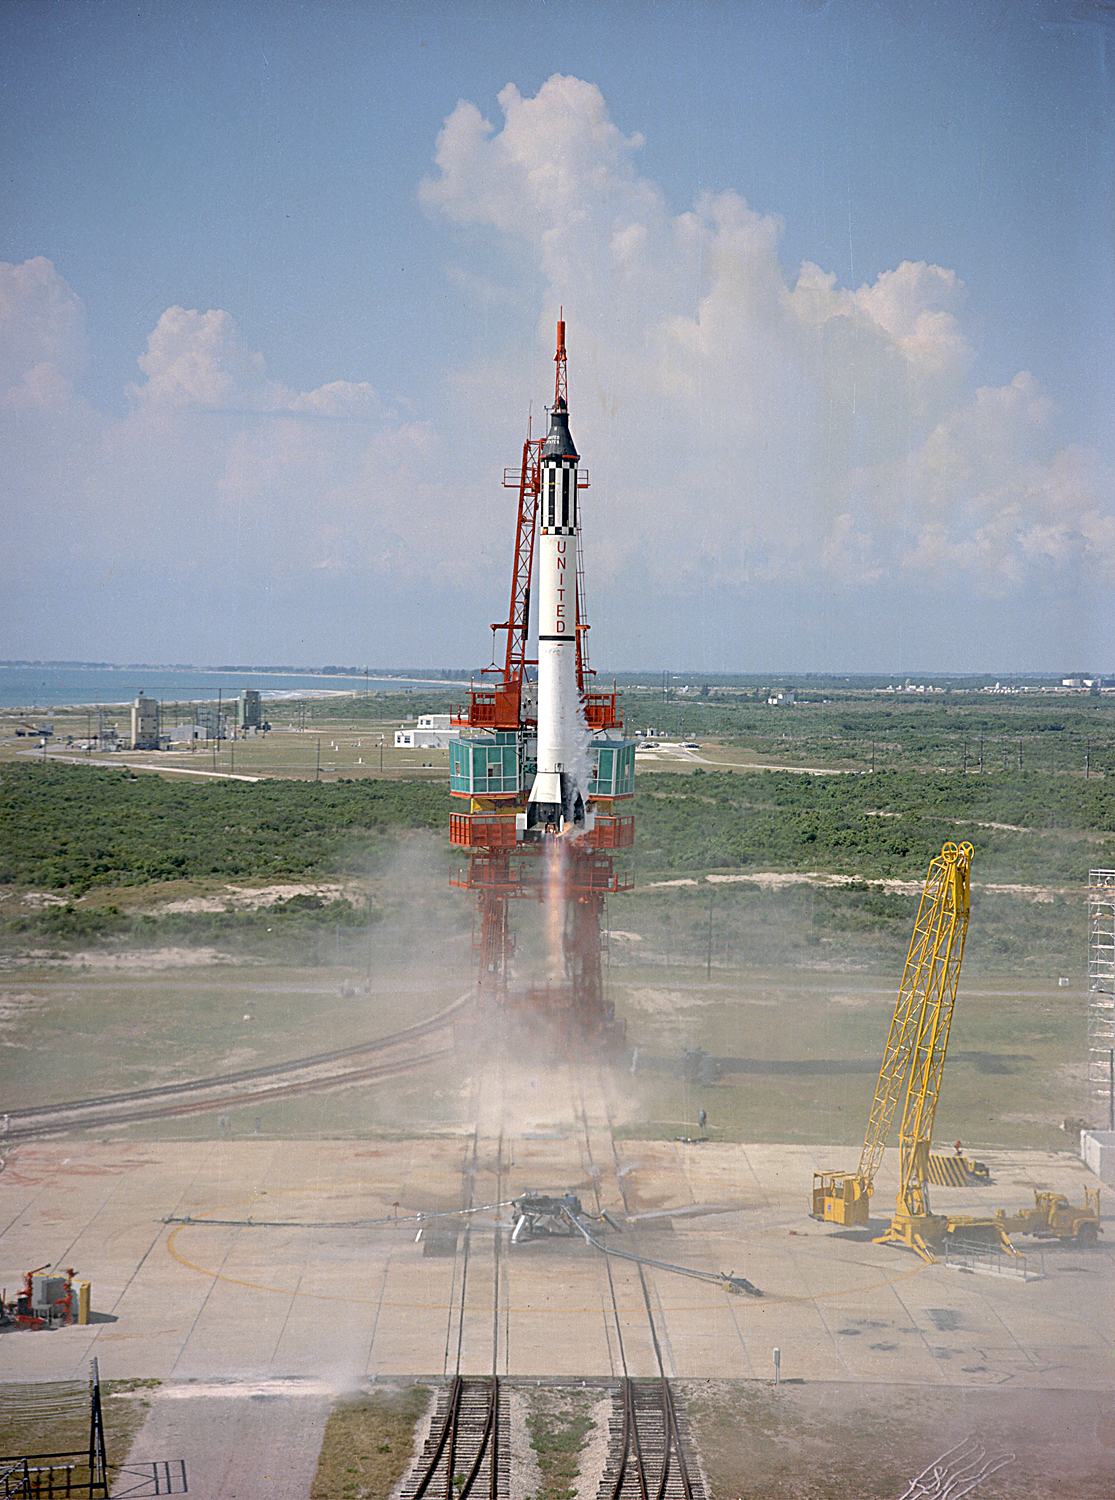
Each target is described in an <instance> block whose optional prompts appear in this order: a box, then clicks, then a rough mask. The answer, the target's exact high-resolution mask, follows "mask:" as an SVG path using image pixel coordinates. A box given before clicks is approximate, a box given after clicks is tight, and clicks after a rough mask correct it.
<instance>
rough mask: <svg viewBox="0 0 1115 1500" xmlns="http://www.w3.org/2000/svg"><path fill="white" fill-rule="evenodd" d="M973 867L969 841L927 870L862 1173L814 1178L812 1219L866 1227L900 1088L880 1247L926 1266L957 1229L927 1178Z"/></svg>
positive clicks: (982, 1226)
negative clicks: (895, 1169)
mask: <svg viewBox="0 0 1115 1500" xmlns="http://www.w3.org/2000/svg"><path fill="white" fill-rule="evenodd" d="M971 861H972V846H971V844H946V845H945V846H944V848H943V849H942V850H941V852H940V854H939V855H938V856H937V857H936V858H934V859H933V860H932V861H931V863H930V866H929V873H928V874H927V875H926V877H925V886H924V889H923V890H922V895H921V903H920V905H919V907H918V915H917V920H916V921H915V923H914V933H913V937H912V938H911V939H910V949H909V952H908V953H907V955H906V967H905V969H904V970H903V974H902V984H901V987H900V988H899V992H898V1002H897V1004H896V1005H895V1008H894V1017H893V1019H892V1020H891V1025H890V1034H889V1035H888V1037H887V1044H886V1048H885V1049H884V1052H883V1063H882V1067H881V1068H880V1069H879V1082H878V1084H877V1086H876V1088H875V1099H874V1102H873V1104H872V1106H871V1114H870V1117H869V1119H868V1122H867V1132H866V1134H865V1135H864V1139H863V1150H862V1151H861V1152H860V1159H859V1166H858V1167H857V1168H856V1170H855V1171H854V1172H816V1173H814V1176H813V1210H812V1216H813V1218H815V1219H822V1220H825V1221H827V1222H829V1223H833V1224H862V1225H865V1224H867V1223H868V1222H869V1219H870V1199H871V1195H872V1193H873V1192H874V1181H875V1173H876V1171H877V1170H878V1167H879V1163H880V1161H881V1160H882V1158H883V1151H884V1149H885V1147H886V1144H887V1137H888V1136H889V1134H890V1128H891V1123H892V1121H893V1119H894V1112H895V1109H896V1108H897V1105H898V1100H899V1097H900V1096H901V1094H902V1092H903V1088H905V1102H904V1105H903V1110H902V1126H901V1130H900V1134H899V1163H900V1168H899V1188H898V1203H897V1206H896V1208H895V1213H894V1217H893V1219H892V1220H891V1225H890V1228H889V1229H888V1230H887V1231H886V1233H885V1234H883V1235H882V1236H880V1240H879V1243H893V1244H901V1245H905V1246H907V1247H908V1248H910V1249H912V1250H916V1251H917V1252H918V1253H919V1254H920V1255H922V1256H924V1257H925V1258H926V1259H928V1260H933V1259H934V1258H935V1257H934V1256H933V1253H932V1251H931V1250H930V1248H929V1246H930V1243H936V1242H939V1241H940V1240H941V1239H942V1238H943V1236H944V1235H945V1233H946V1232H948V1230H949V1228H950V1226H951V1225H955V1226H956V1227H957V1228H959V1227H960V1226H961V1221H959V1220H950V1219H948V1218H945V1217H942V1216H941V1215H939V1214H934V1213H932V1212H931V1210H930V1207H929V1193H928V1177H929V1144H930V1140H931V1138H932V1134H933V1118H934V1115H935V1114H936V1112H937V1099H938V1097H939V1095H940V1092H941V1078H942V1076H943V1074H944V1067H945V1052H946V1050H947V1048H948V1039H949V1027H950V1026H951V1024H952V1012H953V1006H954V1004H955V1002H956V986H957V982H958V981H959V978H960V963H961V959H962V958H963V957H964V939H965V937H966V935H967V931H968V912H969V907H970V894H969V868H970V866H971ZM963 1227H964V1228H965V1229H968V1230H971V1231H974V1232H977V1233H979V1232H980V1231H983V1232H985V1233H989V1234H990V1235H991V1236H992V1237H993V1238H995V1239H997V1240H998V1241H999V1242H1000V1243H1001V1244H1004V1245H1005V1248H1007V1249H1010V1248H1011V1246H1010V1241H1009V1240H1008V1239H1007V1237H1006V1235H1005V1234H1003V1233H1002V1232H1001V1231H999V1230H997V1229H996V1227H995V1221H994V1220H993V1219H988V1220H982V1219H981V1220H975V1219H969V1220H965V1221H963Z"/></svg>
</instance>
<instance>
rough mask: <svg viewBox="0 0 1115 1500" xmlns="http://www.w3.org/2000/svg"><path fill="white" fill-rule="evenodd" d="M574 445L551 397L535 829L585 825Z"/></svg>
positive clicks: (531, 811) (530, 814)
mask: <svg viewBox="0 0 1115 1500" xmlns="http://www.w3.org/2000/svg"><path fill="white" fill-rule="evenodd" d="M577 462H578V456H577V450H576V448H574V446H573V439H572V438H571V437H570V435H569V413H568V410H567V409H566V405H565V402H564V400H562V399H561V398H559V399H558V400H557V401H556V402H555V404H554V409H553V411H552V412H551V414H550V431H549V434H548V435H547V437H546V441H545V442H544V443H543V445H542V463H541V481H542V484H541V495H540V497H539V504H540V508H541V516H540V521H539V536H538V592H537V600H538V771H537V775H536V776H535V778H534V785H533V787H532V788H531V792H530V796H529V798H528V799H527V814H526V827H527V830H528V831H533V832H534V834H535V836H536V837H537V836H539V835H544V834H545V832H546V831H547V830H551V831H553V832H555V833H560V832H562V831H563V830H564V829H566V828H570V827H584V826H585V788H584V787H582V786H579V785H578V781H577V768H578V767H580V769H581V771H582V774H583V768H584V762H585V760H586V756H585V753H584V751H585V746H584V742H585V740H586V739H587V731H586V729H585V725H584V717H583V714H582V711H581V702H580V694H579V692H578V690H577V535H578V532H579V530H580V528H579V526H578V518H577Z"/></svg>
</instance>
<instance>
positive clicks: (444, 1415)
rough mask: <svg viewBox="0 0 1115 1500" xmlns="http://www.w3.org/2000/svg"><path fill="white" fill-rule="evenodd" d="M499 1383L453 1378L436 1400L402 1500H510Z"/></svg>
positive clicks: (504, 1423) (502, 1403)
mask: <svg viewBox="0 0 1115 1500" xmlns="http://www.w3.org/2000/svg"><path fill="white" fill-rule="evenodd" d="M504 1406H505V1402H504V1399H503V1395H502V1391H501V1388H500V1382H499V1379H498V1377H497V1376H495V1375H492V1376H489V1377H486V1378H483V1379H472V1378H470V1379H464V1378H462V1377H461V1376H460V1375H455V1376H454V1377H453V1381H452V1383H451V1384H450V1385H447V1386H443V1387H442V1389H441V1392H440V1393H439V1396H438V1404H437V1408H436V1409H435V1411H434V1420H433V1423H432V1425H431V1427H430V1435H429V1437H428V1438H427V1439H426V1445H425V1447H424V1448H423V1450H422V1454H421V1456H420V1457H419V1460H418V1463H417V1465H416V1466H415V1468H414V1471H413V1472H412V1473H411V1475H410V1478H409V1479H408V1480H407V1482H406V1484H405V1485H404V1486H403V1489H402V1500H422V1496H424V1495H428V1496H431V1497H432V1496H434V1495H439V1496H445V1497H446V1500H454V1497H460V1500H464V1497H466V1496H469V1495H472V1496H474V1497H476V1500H480V1497H481V1496H485V1497H487V1500H508V1497H509V1496H510V1487H509V1465H508V1460H509V1454H508V1448H507V1444H506V1442H505V1441H503V1434H504V1433H505V1431H506V1427H507V1413H506V1411H505V1410H504Z"/></svg>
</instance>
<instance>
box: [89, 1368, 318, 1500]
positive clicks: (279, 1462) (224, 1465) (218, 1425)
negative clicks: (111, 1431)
mask: <svg viewBox="0 0 1115 1500" xmlns="http://www.w3.org/2000/svg"><path fill="white" fill-rule="evenodd" d="M332 1401H333V1393H332V1392H331V1391H330V1390H328V1388H327V1387H325V1386H324V1385H321V1384H320V1383H318V1382H315V1381H309V1380H261V1381H259V1382H256V1383H252V1382H251V1381H243V1380H229V1381H215V1382H214V1381H206V1382H201V1381H196V1382H186V1383H182V1384H169V1385H165V1386H163V1387H162V1389H161V1390H160V1391H159V1392H158V1394H157V1395H156V1397H155V1400H154V1402H153V1403H152V1406H151V1412H150V1414H149V1416H148V1418H147V1421H146V1422H145V1423H144V1425H143V1427H142V1429H141V1430H140V1432H139V1434H138V1436H137V1437H136V1440H135V1442H134V1443H133V1444H132V1450H131V1453H130V1454H129V1456H128V1463H129V1464H140V1463H143V1462H147V1463H148V1464H150V1462H151V1461H152V1460H153V1459H171V1460H175V1459H179V1458H181V1459H184V1460H185V1462H186V1479H187V1482H188V1484H189V1494H190V1495H191V1496H192V1497H193V1500H270V1497H272V1496H275V1497H278V1496H283V1497H284V1500H307V1497H308V1496H309V1493H310V1485H311V1483H312V1482H313V1477H314V1473H315V1471H316V1469H317V1458H318V1453H319V1451H320V1449H321V1439H322V1435H323V1433H324V1431H325V1422H326V1418H327V1417H328V1415H329V1408H330V1405H331V1404H332ZM121 1483H122V1484H125V1485H126V1483H127V1481H126V1480H123V1478H122V1480H121ZM117 1492H119V1487H118V1489H117Z"/></svg>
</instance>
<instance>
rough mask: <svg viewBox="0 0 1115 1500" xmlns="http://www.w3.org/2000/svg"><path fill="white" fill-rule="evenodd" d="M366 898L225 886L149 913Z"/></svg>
mask: <svg viewBox="0 0 1115 1500" xmlns="http://www.w3.org/2000/svg"><path fill="white" fill-rule="evenodd" d="M365 895H366V892H365V891H364V890H363V889H362V888H358V887H356V886H355V885H354V886H345V885H341V884H340V883H339V882H337V881H335V880H334V881H315V882H310V883H303V884H301V885H262V886H236V885H227V886H225V888H224V890H223V891H222V892H219V893H217V894H214V895H212V896H186V897H182V898H180V899H178V900H174V901H160V902H158V903H156V904H155V905H154V906H153V907H152V908H151V910H152V912H153V913H155V914H156V915H160V916H161V915H163V914H170V913H173V912H205V911H259V910H260V908H261V907H264V906H274V905H275V903H276V902H277V901H289V900H290V898H291V897H292V896H318V897H320V898H321V900H322V901H340V900H343V899H344V898H345V897H346V896H347V897H348V898H349V899H350V900H352V899H353V898H354V897H358V898H359V899H360V900H363V899H364V898H365ZM25 899H26V898H25Z"/></svg>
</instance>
